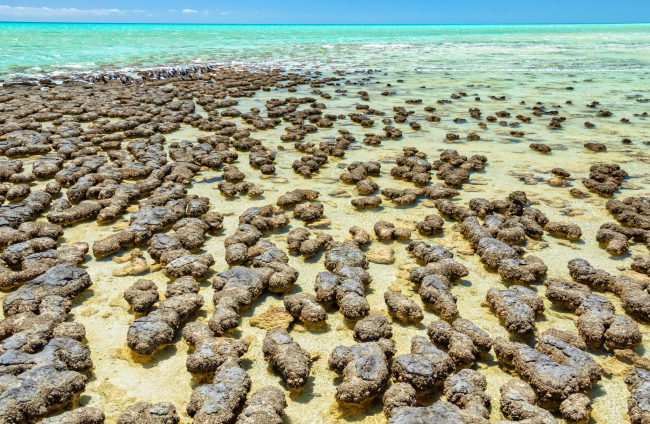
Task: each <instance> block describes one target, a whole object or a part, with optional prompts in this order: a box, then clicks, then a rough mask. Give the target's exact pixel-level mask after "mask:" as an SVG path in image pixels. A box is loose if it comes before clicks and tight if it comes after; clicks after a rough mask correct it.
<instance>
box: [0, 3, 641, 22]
mask: <svg viewBox="0 0 650 424" xmlns="http://www.w3.org/2000/svg"><path fill="white" fill-rule="evenodd" d="M0 21H13V22H92V23H104V22H105V23H184V24H191V23H204V24H497V23H503V24H516V23H526V24H529V23H633V22H650V0H617V1H612V0H542V1H539V0H498V1H490V0H412V1H401V2H400V1H394V0H392V1H388V0H371V1H359V0H357V1H354V0H353V1H350V0H345V1H343V0H328V1H324V2H322V3H321V2H317V1H313V0H280V1H269V0H246V1H241V0H222V1H214V0H183V1H180V2H179V1H178V0H156V1H151V0H104V1H102V2H98V1H82V0H0Z"/></svg>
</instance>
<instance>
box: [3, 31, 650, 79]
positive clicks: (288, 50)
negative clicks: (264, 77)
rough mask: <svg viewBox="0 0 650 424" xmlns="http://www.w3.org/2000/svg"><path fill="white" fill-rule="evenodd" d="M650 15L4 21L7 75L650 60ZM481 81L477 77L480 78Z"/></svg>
mask: <svg viewBox="0 0 650 424" xmlns="http://www.w3.org/2000/svg"><path fill="white" fill-rule="evenodd" d="M649 41H650V24H618V25H157V24H138V25H134V24H54V23H0V75H3V77H4V78H13V77H16V76H44V74H46V73H53V74H55V75H56V74H59V75H60V74H66V73H69V72H75V71H77V72H84V71H86V72H87V71H93V70H97V69H109V70H113V69H122V70H129V69H134V68H142V67H150V66H155V65H161V66H179V65H192V64H199V63H217V64H224V65H231V66H238V65H241V66H254V67H282V68H294V67H306V68H310V69H311V68H321V69H330V70H331V69H363V70H365V69H382V70H387V69H390V70H395V71H414V70H416V71H443V72H444V71H453V72H466V71H467V72H472V71H474V72H490V71H494V72H526V71H535V72H571V71H580V72H581V78H588V77H586V76H585V75H584V74H585V73H590V72H605V71H607V72H612V71H616V72H622V73H624V74H625V75H628V74H629V73H630V72H631V71H648V70H650V42H649ZM475 82H477V81H475Z"/></svg>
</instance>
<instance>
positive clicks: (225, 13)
mask: <svg viewBox="0 0 650 424" xmlns="http://www.w3.org/2000/svg"><path fill="white" fill-rule="evenodd" d="M229 13H230V12H221V14H222V15H227V14H229Z"/></svg>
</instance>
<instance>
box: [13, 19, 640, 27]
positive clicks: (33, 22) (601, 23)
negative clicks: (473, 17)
mask: <svg viewBox="0 0 650 424" xmlns="http://www.w3.org/2000/svg"><path fill="white" fill-rule="evenodd" d="M0 24H76V25H215V26H216V25H221V26H227V25H240V26H254V25H276V26H278V25H282V26H297V25H301V26H389V25H393V26H455V25H472V26H489V25H510V26H516V25H647V24H650V22H521V23H512V22H507V23H505V22H501V23H497V22H493V23H457V24H442V23H437V24H432V23H427V24H422V23H419V24H403V23H380V24H377V23H374V24H347V23H346V24H333V23H320V24H296V23H291V24H288V23H283V24H280V23H256V24H252V23H221V22H214V23H210V22H195V23H187V22H69V21H60V22H54V21H3V20H0Z"/></svg>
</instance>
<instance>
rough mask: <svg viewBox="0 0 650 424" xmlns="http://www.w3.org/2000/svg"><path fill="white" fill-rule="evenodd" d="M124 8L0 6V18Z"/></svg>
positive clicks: (111, 11)
mask: <svg viewBox="0 0 650 424" xmlns="http://www.w3.org/2000/svg"><path fill="white" fill-rule="evenodd" d="M124 14H126V11H125V10H120V9H75V8H74V7H71V8H67V7H62V8H58V9H53V8H50V7H25V6H4V5H2V6H0V18H1V17H3V16H26V17H43V18H69V17H75V16H107V15H124Z"/></svg>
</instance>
